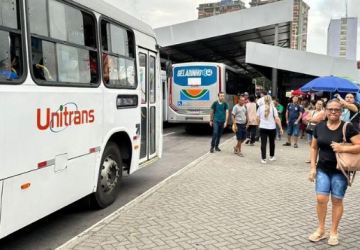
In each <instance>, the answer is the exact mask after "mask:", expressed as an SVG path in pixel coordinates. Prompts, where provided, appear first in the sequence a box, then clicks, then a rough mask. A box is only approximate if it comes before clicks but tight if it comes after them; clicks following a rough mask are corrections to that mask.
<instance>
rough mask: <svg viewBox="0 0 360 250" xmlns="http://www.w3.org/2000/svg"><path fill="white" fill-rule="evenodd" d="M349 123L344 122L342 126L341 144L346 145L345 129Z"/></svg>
mask: <svg viewBox="0 0 360 250" xmlns="http://www.w3.org/2000/svg"><path fill="white" fill-rule="evenodd" d="M349 123H350V122H345V123H344V126H343V128H342V134H343V143H346V127H347V125H348V124H349Z"/></svg>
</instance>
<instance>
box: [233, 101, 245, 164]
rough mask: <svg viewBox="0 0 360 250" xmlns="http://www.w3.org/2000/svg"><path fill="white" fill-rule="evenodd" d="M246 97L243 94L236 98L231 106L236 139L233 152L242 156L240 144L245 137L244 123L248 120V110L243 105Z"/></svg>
mask: <svg viewBox="0 0 360 250" xmlns="http://www.w3.org/2000/svg"><path fill="white" fill-rule="evenodd" d="M245 102H246V99H245V97H244V96H240V97H239V98H238V103H237V104H236V105H235V106H234V107H233V110H232V122H233V124H236V126H237V130H236V140H237V144H236V145H235V147H234V153H235V154H238V155H239V156H241V157H243V156H244V155H243V153H242V152H241V144H242V143H243V142H244V141H245V139H246V123H247V121H248V112H247V109H246V106H245Z"/></svg>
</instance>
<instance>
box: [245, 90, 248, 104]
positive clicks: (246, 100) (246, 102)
mask: <svg viewBox="0 0 360 250" xmlns="http://www.w3.org/2000/svg"><path fill="white" fill-rule="evenodd" d="M244 97H245V104H248V103H249V93H248V92H244Z"/></svg>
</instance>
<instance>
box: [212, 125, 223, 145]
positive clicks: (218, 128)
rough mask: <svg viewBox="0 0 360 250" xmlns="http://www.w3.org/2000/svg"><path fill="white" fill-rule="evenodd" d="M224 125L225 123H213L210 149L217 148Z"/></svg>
mask: <svg viewBox="0 0 360 250" xmlns="http://www.w3.org/2000/svg"><path fill="white" fill-rule="evenodd" d="M224 123H225V122H218V121H214V122H213V134H212V140H211V147H212V148H214V147H219V143H220V137H221V136H222V133H223V131H224Z"/></svg>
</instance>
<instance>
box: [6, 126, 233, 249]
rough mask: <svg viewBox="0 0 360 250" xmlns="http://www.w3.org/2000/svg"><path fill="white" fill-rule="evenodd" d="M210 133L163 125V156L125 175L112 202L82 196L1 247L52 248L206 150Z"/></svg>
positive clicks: (16, 233) (229, 134)
mask: <svg viewBox="0 0 360 250" xmlns="http://www.w3.org/2000/svg"><path fill="white" fill-rule="evenodd" d="M231 136H232V134H231V133H225V135H224V136H223V140H226V139H227V138H230V137H231ZM210 137H211V135H210V131H209V130H208V129H207V128H206V127H195V128H193V129H191V130H190V131H189V130H188V131H187V132H186V131H185V128H184V126H179V125H177V126H176V125H175V126H173V125H167V126H165V128H164V150H163V157H162V159H160V160H158V161H156V162H155V163H153V164H152V165H149V166H147V167H144V168H143V169H141V170H139V171H137V172H135V173H134V174H132V175H130V176H124V177H123V179H122V188H121V191H120V194H119V197H118V198H117V200H116V201H115V202H114V204H112V205H111V206H109V207H107V208H105V209H102V210H93V209H90V208H89V206H88V199H82V200H80V201H78V202H75V203H73V204H71V205H69V206H68V207H65V208H63V209H61V210H59V211H58V212H55V213H54V214H51V215H49V216H47V217H45V218H43V219H42V220H40V221H38V222H35V223H33V224H31V225H30V226H28V227H26V228H23V229H21V230H20V231H18V232H15V233H14V234H12V235H10V236H8V237H6V238H4V239H2V240H0V249H26V250H30V249H55V248H56V247H58V246H60V245H62V244H63V243H65V242H66V241H68V240H70V239H71V238H73V237H74V236H76V235H78V234H79V233H81V232H83V231H84V230H85V229H87V228H88V227H90V226H92V225H93V224H95V223H97V222H98V221H99V220H101V219H102V218H104V217H106V216H108V215H109V214H111V213H112V212H114V211H115V210H117V209H118V208H120V207H122V206H124V205H125V204H127V203H128V202H129V201H131V200H133V199H134V198H136V197H137V196H139V195H141V194H142V193H144V192H145V191H147V190H148V189H149V188H151V187H153V186H154V185H156V184H157V183H159V182H160V181H162V180H164V179H165V178H167V177H168V176H170V175H172V174H173V173H175V172H176V171H178V170H180V169H181V168H183V167H185V166H186V165H187V164H189V163H190V162H192V161H194V160H195V159H197V158H199V157H200V156H202V155H203V154H205V153H207V152H208V150H209V144H210ZM44 202H46V201H44ZM149 213H151V211H149ZM19 216H21V215H19Z"/></svg>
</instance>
